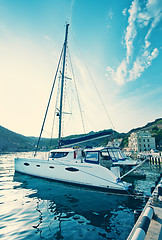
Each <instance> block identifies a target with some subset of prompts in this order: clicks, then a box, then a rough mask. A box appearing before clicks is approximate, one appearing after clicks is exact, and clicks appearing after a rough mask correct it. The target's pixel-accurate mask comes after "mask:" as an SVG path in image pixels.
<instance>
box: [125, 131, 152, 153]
mask: <svg viewBox="0 0 162 240" xmlns="http://www.w3.org/2000/svg"><path fill="white" fill-rule="evenodd" d="M128 147H129V148H130V149H131V150H133V151H135V152H144V151H150V150H151V149H155V148H156V145H155V138H154V137H152V136H151V133H150V132H149V131H139V132H133V133H131V135H130V137H129V138H128Z"/></svg>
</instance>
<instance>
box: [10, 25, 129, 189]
mask: <svg viewBox="0 0 162 240" xmlns="http://www.w3.org/2000/svg"><path fill="white" fill-rule="evenodd" d="M68 27H69V24H67V25H66V33H65V41H64V44H63V49H62V52H61V56H60V59H61V58H63V64H62V72H61V78H62V79H61V89H60V90H61V93H60V107H59V114H58V115H59V134H58V148H57V149H54V150H51V151H50V153H49V157H48V158H47V159H46V160H45V159H37V158H36V152H37V149H38V145H39V141H40V138H41V134H42V131H43V127H44V124H45V120H46V115H47V111H48V107H49V105H50V100H51V96H52V91H53V88H54V85H55V80H56V76H57V72H58V69H59V66H58V68H57V71H56V76H55V78H54V83H53V87H52V91H51V94H50V98H49V102H48V105H47V110H46V113H45V118H44V121H43V125H42V129H41V133H40V136H39V139H38V144H37V148H36V151H35V156H34V157H33V158H15V171H17V172H20V173H23V174H29V175H32V176H35V177H41V178H46V179H51V180H55V181H61V182H66V183H71V184H78V185H84V186H87V187H95V188H98V189H103V190H106V191H120V192H127V191H128V190H129V188H130V186H131V184H129V183H126V182H122V181H121V180H120V176H119V174H115V173H114V171H113V169H114V168H115V167H116V166H115V165H117V164H118V167H119V165H122V164H124V159H123V158H122V157H121V158H120V160H119V161H115V158H114V157H113V156H115V155H114V154H116V153H117V151H115V150H114V149H113V150H112V151H108V150H110V148H106V147H105V148H100V149H86V150H84V149H81V148H72V147H70V148H67V147H66V146H67V145H66V144H65V142H64V143H63V141H62V139H61V126H62V113H63V109H62V108H63V88H64V78H65V76H64V75H65V74H64V72H65V59H66V48H67V37H68ZM59 64H60V60H59ZM110 134H111V131H107V132H105V134H103V136H100V135H98V136H91V137H94V138H95V137H96V138H100V137H106V136H109V135H110ZM82 140H83V141H85V140H86V137H82ZM79 141H81V140H77V141H76V142H77V143H78V142H79ZM71 144H72V142H71Z"/></svg>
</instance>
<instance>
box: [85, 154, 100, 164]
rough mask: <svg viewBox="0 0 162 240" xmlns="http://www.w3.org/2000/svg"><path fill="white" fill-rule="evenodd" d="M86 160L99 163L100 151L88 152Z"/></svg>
mask: <svg viewBox="0 0 162 240" xmlns="http://www.w3.org/2000/svg"><path fill="white" fill-rule="evenodd" d="M85 161H87V162H92V163H98V152H87V153H86V159H85Z"/></svg>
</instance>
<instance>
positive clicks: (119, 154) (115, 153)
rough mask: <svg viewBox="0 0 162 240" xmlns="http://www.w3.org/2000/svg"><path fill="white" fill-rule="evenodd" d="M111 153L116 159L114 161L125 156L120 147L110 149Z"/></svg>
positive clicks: (113, 158)
mask: <svg viewBox="0 0 162 240" xmlns="http://www.w3.org/2000/svg"><path fill="white" fill-rule="evenodd" d="M109 154H110V156H111V158H112V160H114V161H115V160H122V159H124V158H125V157H124V156H123V154H122V151H120V149H115V148H112V149H109Z"/></svg>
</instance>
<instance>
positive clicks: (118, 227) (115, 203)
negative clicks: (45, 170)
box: [14, 173, 142, 239]
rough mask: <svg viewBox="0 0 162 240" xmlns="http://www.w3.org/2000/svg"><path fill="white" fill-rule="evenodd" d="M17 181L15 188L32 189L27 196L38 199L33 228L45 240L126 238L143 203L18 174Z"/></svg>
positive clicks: (15, 179)
mask: <svg viewBox="0 0 162 240" xmlns="http://www.w3.org/2000/svg"><path fill="white" fill-rule="evenodd" d="M14 181H15V182H17V183H20V184H19V185H18V186H14V189H15V190H18V189H19V190H21V189H27V190H30V192H28V194H27V197H28V198H29V199H32V201H35V203H36V206H35V210H36V212H37V216H38V217H37V220H36V222H34V221H33V223H32V227H33V229H35V233H37V234H38V233H39V236H40V238H44V239H50V238H51V239H105V238H106V239H111V238H112V239H125V238H126V236H127V235H128V234H129V232H130V230H131V228H132V226H133V221H134V218H133V210H134V209H137V208H138V206H141V204H142V201H141V200H136V201H135V200H134V199H132V198H131V197H130V196H123V195H122V196H120V195H114V194H113V195H110V194H107V193H103V192H99V191H94V190H90V189H86V188H83V187H78V186H76V187H75V186H71V185H68V184H63V183H58V182H53V181H48V180H45V179H38V178H35V177H31V176H28V175H23V174H19V173H15V175H14ZM128 221H129V224H128ZM123 228H124V229H125V231H123Z"/></svg>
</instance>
